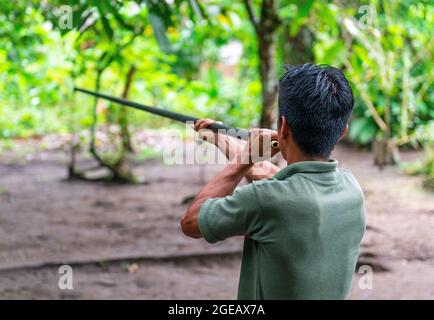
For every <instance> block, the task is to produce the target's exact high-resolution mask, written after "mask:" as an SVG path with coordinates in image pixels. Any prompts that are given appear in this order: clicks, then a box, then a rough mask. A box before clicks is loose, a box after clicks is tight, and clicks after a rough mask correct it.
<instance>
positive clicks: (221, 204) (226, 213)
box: [199, 183, 261, 243]
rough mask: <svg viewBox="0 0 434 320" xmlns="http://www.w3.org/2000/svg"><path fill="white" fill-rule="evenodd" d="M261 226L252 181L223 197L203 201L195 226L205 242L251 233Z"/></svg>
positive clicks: (251, 234)
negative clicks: (197, 223)
mask: <svg viewBox="0 0 434 320" xmlns="http://www.w3.org/2000/svg"><path fill="white" fill-rule="evenodd" d="M260 228H261V219H260V206H259V203H258V199H257V196H256V191H255V186H254V184H253V183H251V184H248V185H246V186H243V187H239V188H237V189H235V192H234V193H233V194H232V195H230V196H226V197H223V198H212V199H208V200H206V201H205V202H204V203H203V204H202V206H201V208H200V211H199V229H200V232H201V234H202V236H203V237H204V238H205V240H206V241H207V242H209V243H215V242H218V241H223V240H225V239H227V238H229V237H233V236H242V235H247V234H248V235H250V236H251V237H252V239H254V234H255V233H256V232H257V231H258V230H259V229H260Z"/></svg>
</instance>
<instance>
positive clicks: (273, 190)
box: [199, 160, 365, 299]
mask: <svg viewBox="0 0 434 320" xmlns="http://www.w3.org/2000/svg"><path fill="white" fill-rule="evenodd" d="M337 164H338V162H337V161H336V160H330V161H329V162H322V161H302V162H297V163H294V164H291V165H289V166H287V167H286V168H284V169H282V170H281V171H280V172H278V173H277V174H276V175H275V176H274V177H273V178H272V179H264V180H260V181H254V182H252V183H250V184H248V185H246V186H242V187H238V188H237V189H236V190H235V191H234V193H233V194H232V195H231V196H227V197H224V198H213V199H208V200H207V201H206V202H205V203H204V204H203V205H202V207H201V208H200V212H199V228H200V231H201V233H202V236H203V237H204V238H205V240H207V241H208V242H209V243H215V242H217V241H222V240H225V239H227V238H229V237H233V236H243V235H245V236H246V237H245V240H244V248H243V256H242V264H241V273H240V281H239V286H238V299H346V298H347V295H348V291H349V289H350V285H351V279H352V275H353V273H354V271H355V266H356V260H357V257H358V254H359V247H360V242H361V240H362V237H363V234H364V231H365V220H364V198H363V192H362V189H361V188H360V186H359V184H358V183H357V181H356V179H355V178H354V176H353V175H352V174H351V173H350V172H348V171H346V170H343V169H340V168H337Z"/></svg>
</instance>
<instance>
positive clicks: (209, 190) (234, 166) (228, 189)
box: [181, 157, 253, 239]
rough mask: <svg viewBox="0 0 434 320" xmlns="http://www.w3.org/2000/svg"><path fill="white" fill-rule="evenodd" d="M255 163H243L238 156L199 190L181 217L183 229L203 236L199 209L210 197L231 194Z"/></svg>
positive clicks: (193, 235) (191, 233)
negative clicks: (199, 220)
mask: <svg viewBox="0 0 434 320" xmlns="http://www.w3.org/2000/svg"><path fill="white" fill-rule="evenodd" d="M252 166H253V164H251V163H250V164H241V163H240V161H239V158H238V157H235V158H234V159H232V160H231V162H230V163H229V164H228V165H227V166H226V167H225V168H224V169H223V170H222V171H221V172H220V173H219V174H218V175H216V176H215V177H214V178H213V179H212V180H211V181H210V182H208V184H207V185H206V186H205V187H204V188H203V189H202V190H201V191H200V192H199V194H198V195H197V196H196V198H195V199H194V201H193V203H192V205H191V206H190V207H189V208H188V210H187V212H186V213H185V215H184V217H183V218H182V219H181V228H182V231H183V232H184V233H185V234H186V235H187V236H189V237H192V238H196V239H197V238H200V237H202V235H201V233H200V230H199V222H198V218H199V210H200V207H201V206H202V204H203V203H204V202H205V201H206V200H207V199H209V198H218V197H225V196H228V195H231V194H232V193H233V192H234V190H235V188H236V186H237V185H238V184H239V183H240V181H241V179H242V178H243V177H244V176H245V174H246V173H247V171H248V170H249V169H250V168H251V167H252Z"/></svg>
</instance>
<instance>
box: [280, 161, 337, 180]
mask: <svg viewBox="0 0 434 320" xmlns="http://www.w3.org/2000/svg"><path fill="white" fill-rule="evenodd" d="M337 166H338V161H337V160H335V159H330V160H329V161H299V162H295V163H292V164H290V165H288V166H287V167H285V168H283V169H282V170H280V171H279V172H278V173H276V174H275V175H274V178H275V179H277V180H285V179H286V178H289V177H290V176H292V175H293V174H295V173H299V172H309V173H319V172H331V171H335V170H336V168H337Z"/></svg>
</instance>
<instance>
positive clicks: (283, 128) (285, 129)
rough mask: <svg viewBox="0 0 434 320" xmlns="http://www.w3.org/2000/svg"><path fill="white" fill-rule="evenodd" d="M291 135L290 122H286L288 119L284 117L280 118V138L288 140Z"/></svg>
mask: <svg viewBox="0 0 434 320" xmlns="http://www.w3.org/2000/svg"><path fill="white" fill-rule="evenodd" d="M288 135H289V126H288V122H287V121H286V118H285V117H284V116H282V117H281V118H280V137H281V138H282V139H286V138H287V137H288Z"/></svg>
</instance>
